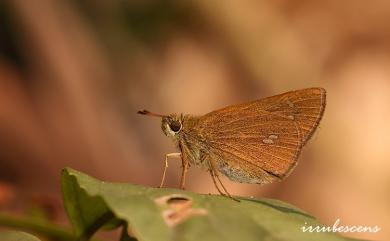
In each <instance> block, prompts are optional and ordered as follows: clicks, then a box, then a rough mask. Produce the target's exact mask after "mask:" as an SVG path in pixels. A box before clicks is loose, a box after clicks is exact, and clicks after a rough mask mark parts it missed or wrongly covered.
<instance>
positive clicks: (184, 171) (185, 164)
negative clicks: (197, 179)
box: [180, 156, 190, 189]
mask: <svg viewBox="0 0 390 241" xmlns="http://www.w3.org/2000/svg"><path fill="white" fill-rule="evenodd" d="M182 162H183V167H182V168H183V169H182V172H181V178H180V188H181V189H184V186H185V183H186V176H187V172H188V168H189V166H190V165H189V163H188V161H187V159H186V158H185V157H184V156H183V157H182Z"/></svg>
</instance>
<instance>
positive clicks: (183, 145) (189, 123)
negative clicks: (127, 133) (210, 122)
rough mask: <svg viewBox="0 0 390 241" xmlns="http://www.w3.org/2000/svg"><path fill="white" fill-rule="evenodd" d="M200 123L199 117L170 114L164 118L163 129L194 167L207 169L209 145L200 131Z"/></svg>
mask: <svg viewBox="0 0 390 241" xmlns="http://www.w3.org/2000/svg"><path fill="white" fill-rule="evenodd" d="M198 122H199V117H198V116H193V115H183V114H180V115H178V114H170V115H168V116H166V117H163V119H162V123H161V128H162V131H163V132H164V134H165V135H166V136H168V137H169V138H171V139H172V140H173V142H174V143H175V145H176V147H177V148H178V149H179V150H180V151H181V153H182V155H183V158H185V159H186V160H187V161H188V162H190V163H191V164H193V165H196V166H198V167H201V168H206V169H207V167H208V164H207V163H205V160H206V156H207V145H205V143H204V138H203V136H202V134H201V133H200V130H198V129H199V125H198Z"/></svg>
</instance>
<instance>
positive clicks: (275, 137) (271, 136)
mask: <svg viewBox="0 0 390 241" xmlns="http://www.w3.org/2000/svg"><path fill="white" fill-rule="evenodd" d="M268 139H278V136H277V135H269V136H268Z"/></svg>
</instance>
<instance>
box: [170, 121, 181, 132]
mask: <svg viewBox="0 0 390 241" xmlns="http://www.w3.org/2000/svg"><path fill="white" fill-rule="evenodd" d="M169 128H171V130H172V131H173V132H179V131H180V130H181V123H180V122H179V121H172V122H171V123H170V124H169Z"/></svg>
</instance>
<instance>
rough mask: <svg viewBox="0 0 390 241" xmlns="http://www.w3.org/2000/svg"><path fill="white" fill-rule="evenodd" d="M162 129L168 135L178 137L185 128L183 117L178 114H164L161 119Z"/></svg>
mask: <svg viewBox="0 0 390 241" xmlns="http://www.w3.org/2000/svg"><path fill="white" fill-rule="evenodd" d="M161 129H162V130H163V132H164V134H165V135H166V136H168V137H174V138H175V137H177V136H178V134H179V133H180V131H181V130H182V129H183V124H182V117H181V116H180V115H176V114H171V115H168V116H164V117H163V118H162V121H161Z"/></svg>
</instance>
